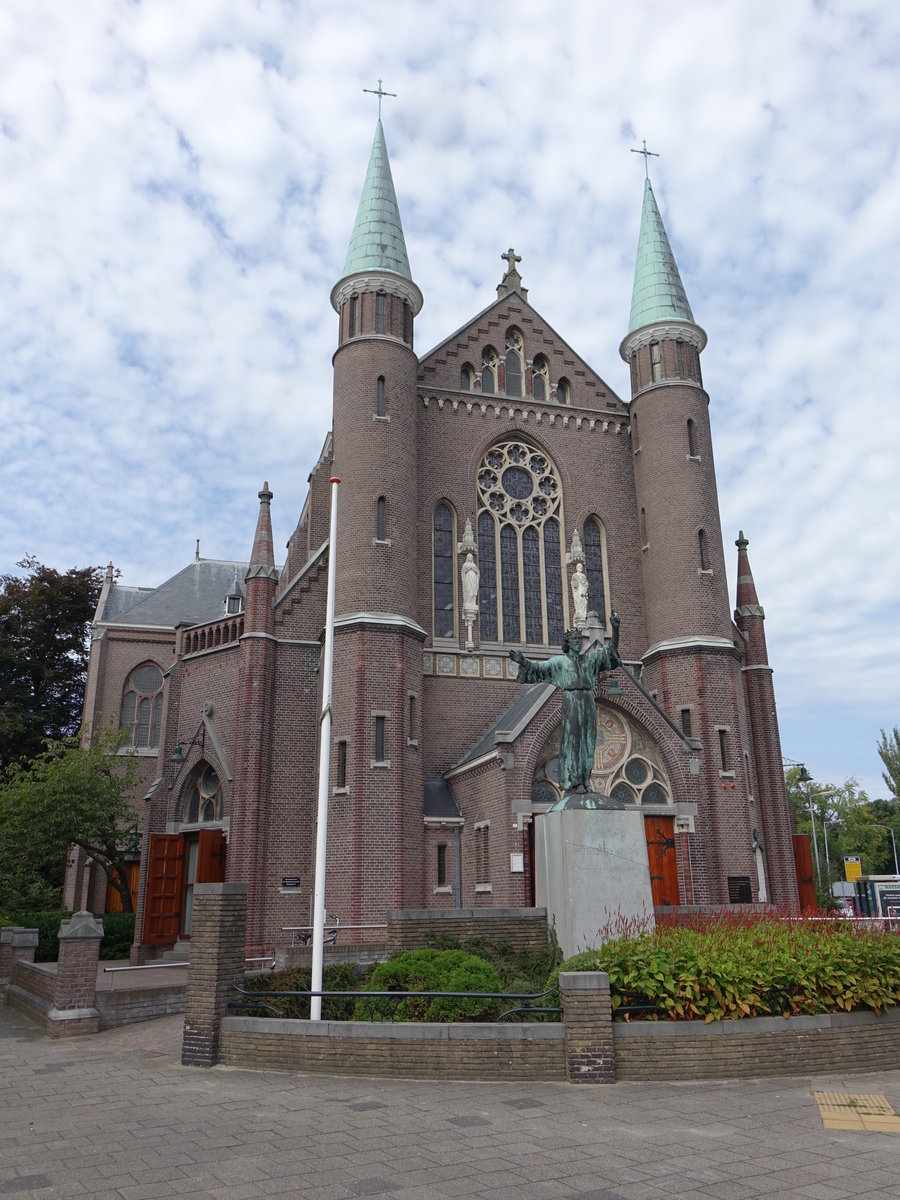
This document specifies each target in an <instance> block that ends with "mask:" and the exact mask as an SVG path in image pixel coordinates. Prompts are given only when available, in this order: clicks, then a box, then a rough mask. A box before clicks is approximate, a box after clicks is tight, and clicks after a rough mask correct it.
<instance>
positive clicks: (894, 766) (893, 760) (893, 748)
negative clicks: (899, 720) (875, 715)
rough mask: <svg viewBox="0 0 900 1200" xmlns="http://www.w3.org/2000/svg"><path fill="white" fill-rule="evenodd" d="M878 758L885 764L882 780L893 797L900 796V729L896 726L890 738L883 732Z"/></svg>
mask: <svg viewBox="0 0 900 1200" xmlns="http://www.w3.org/2000/svg"><path fill="white" fill-rule="evenodd" d="M878 757H879V758H880V759H881V761H882V763H883V764H884V770H883V771H882V773H881V778H882V779H883V780H884V783H885V787H886V788H887V789H888V791H889V792H890V794H891V795H892V796H900V729H898V728H897V726H896V725H895V726H894V728H893V729H892V730H891V733H890V737H889V736H888V735H887V734H886V733H885V732H884V730H883V729H882V731H881V738H880V739H879V741H878Z"/></svg>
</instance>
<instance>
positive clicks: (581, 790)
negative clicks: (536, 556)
mask: <svg viewBox="0 0 900 1200" xmlns="http://www.w3.org/2000/svg"><path fill="white" fill-rule="evenodd" d="M610 624H611V625H612V638H611V640H610V642H609V643H608V645H606V646H603V647H601V648H600V649H598V650H589V651H588V652H587V653H586V654H582V653H581V642H582V637H581V630H580V629H567V630H566V632H565V634H564V635H563V652H562V654H556V655H554V656H553V658H548V659H547V660H546V661H545V662H537V661H535V660H534V659H531V658H526V657H525V655H524V654H522V652H521V651H520V650H510V652H509V657H510V658H511V659H512V660H513V662H515V663H518V664H519V681H520V682H521V683H553V684H555V685H556V686H557V687H558V688H559V689H560V691H561V692H562V730H561V736H560V746H559V784H560V787H561V788H562V790H563V792H564V793H565V794H564V796H563V798H562V800H560V801H558V802H557V803H556V804H555V805H553V807H552V808H551V809H550V810H549V811H551V812H552V811H554V810H555V809H562V808H620V807H623V806H622V805H620V804H618V803H617V802H616V801H614V800H612V799H611V798H610V797H609V796H604V795H602V794H600V793H597V792H593V791H592V790H591V769H592V768H593V765H594V749H595V747H596V745H597V701H596V700H595V698H594V686H595V684H596V682H597V680H598V678H599V677H600V675H601V674H602V673H603V672H604V671H614V670H615V669H616V668H617V667H620V666H621V665H622V660H621V659H620V658H619V614H618V613H616V612H614V613H612V614H611V616H610Z"/></svg>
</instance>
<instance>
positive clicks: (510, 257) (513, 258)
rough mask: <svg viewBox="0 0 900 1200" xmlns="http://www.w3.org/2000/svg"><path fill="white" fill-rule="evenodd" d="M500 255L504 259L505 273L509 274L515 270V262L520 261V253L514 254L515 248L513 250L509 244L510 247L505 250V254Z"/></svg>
mask: <svg viewBox="0 0 900 1200" xmlns="http://www.w3.org/2000/svg"><path fill="white" fill-rule="evenodd" d="M500 257H501V258H505V259H506V273H507V274H509V272H510V271H515V269H516V263H519V262H521V261H522V255H521V254H516V252H515V250H513V248H512V246H510V248H509V249H508V250H507V252H506V253H505V254H501V255H500Z"/></svg>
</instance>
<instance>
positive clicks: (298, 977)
mask: <svg viewBox="0 0 900 1200" xmlns="http://www.w3.org/2000/svg"><path fill="white" fill-rule="evenodd" d="M364 977H365V975H363V978H364ZM311 982H312V973H311V970H310V968H309V967H288V968H286V969H284V970H282V971H264V972H261V973H260V974H259V975H252V976H250V978H249V979H247V980H246V982H245V986H246V987H247V989H248V990H249V991H251V992H308V991H309V989H310V984H311ZM359 983H360V968H359V967H358V965H357V964H356V963H329V964H328V965H327V966H325V967H324V968H323V970H322V991H323V992H353V991H356V990H357V988H358V987H359ZM260 999H261V1001H262V1002H263V1003H265V1004H267V1005H268V1006H269V1007H270V1008H272V1009H274V1010H275V1011H274V1012H265V1011H263V1012H259V1011H258V1010H255V1009H250V1008H247V1009H244V1010H243V1011H244V1012H245V1013H246V1014H247V1015H249V1016H256V1017H258V1016H271V1017H274V1016H279V1017H293V1018H295V1019H297V1020H304V1021H306V1020H309V998H308V997H307V996H265V997H260ZM355 1003H356V1001H355V999H354V997H353V996H347V997H343V996H335V997H326V998H325V999H323V1001H322V1017H323V1019H324V1020H326V1021H349V1020H350V1018H351V1017H352V1016H353V1008H354V1005H355Z"/></svg>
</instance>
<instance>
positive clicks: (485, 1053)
mask: <svg viewBox="0 0 900 1200" xmlns="http://www.w3.org/2000/svg"><path fill="white" fill-rule="evenodd" d="M219 1062H221V1063H226V1064H227V1065H228V1066H233V1067H252V1068H257V1069H263V1070H267V1071H308V1072H311V1073H314V1074H324V1075H385V1076H389V1077H392V1078H401V1077H403V1078H410V1079H435V1078H437V1079H491V1080H497V1079H503V1080H512V1079H518V1080H539V1079H544V1080H547V1079H549V1080H554V1079H555V1080H562V1079H565V1077H566V1051H565V1031H564V1029H563V1027H562V1025H559V1024H553V1025H520V1024H516V1025H513V1024H510V1025H506V1024H503V1025H494V1024H483V1025H482V1024H478V1025H474V1024H460V1025H426V1024H421V1025H420V1024H414V1023H412V1022H397V1023H396V1024H383V1025H381V1024H368V1023H365V1022H362V1021H292V1020H279V1019H275V1018H272V1019H268V1018H262V1017H226V1018H225V1019H224V1020H223V1021H222V1028H221V1033H220V1037H219Z"/></svg>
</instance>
